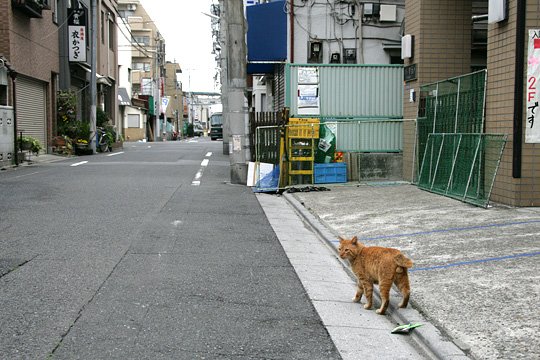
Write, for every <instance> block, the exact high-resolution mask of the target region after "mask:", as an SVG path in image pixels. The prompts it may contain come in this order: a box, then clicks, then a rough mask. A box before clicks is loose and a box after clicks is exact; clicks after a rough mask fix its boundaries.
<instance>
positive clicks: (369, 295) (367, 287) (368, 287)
mask: <svg viewBox="0 0 540 360" xmlns="http://www.w3.org/2000/svg"><path fill="white" fill-rule="evenodd" d="M363 287H364V293H365V294H366V300H367V303H366V304H365V305H364V309H367V310H369V309H371V306H372V305H373V284H371V283H370V282H367V281H366V282H363Z"/></svg>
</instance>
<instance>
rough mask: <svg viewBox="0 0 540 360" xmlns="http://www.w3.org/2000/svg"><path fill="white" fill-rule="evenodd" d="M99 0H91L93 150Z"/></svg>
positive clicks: (91, 127) (92, 147) (91, 128)
mask: <svg viewBox="0 0 540 360" xmlns="http://www.w3.org/2000/svg"><path fill="white" fill-rule="evenodd" d="M97 2H98V0H91V4H90V7H91V16H92V29H91V31H92V47H91V49H90V52H91V54H90V57H91V60H90V62H91V64H90V66H91V70H90V136H94V141H90V148H91V149H92V152H94V153H95V152H96V144H97V142H98V136H97V134H96V113H97V110H96V104H97V83H96V81H97V75H96V74H97V41H98V34H97V29H98V25H97V24H98V18H97V17H98V12H97Z"/></svg>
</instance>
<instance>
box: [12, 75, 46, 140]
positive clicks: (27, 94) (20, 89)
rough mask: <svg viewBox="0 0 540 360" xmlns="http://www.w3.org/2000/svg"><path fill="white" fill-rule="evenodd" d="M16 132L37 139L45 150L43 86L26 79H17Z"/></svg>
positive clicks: (44, 94)
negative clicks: (21, 132)
mask: <svg viewBox="0 0 540 360" xmlns="http://www.w3.org/2000/svg"><path fill="white" fill-rule="evenodd" d="M16 89H17V131H21V130H22V131H23V135H26V136H32V137H34V138H36V139H38V140H39V141H40V142H41V144H42V145H43V148H45V149H46V148H47V141H46V139H47V137H46V134H47V132H46V123H47V122H46V119H47V116H46V113H47V110H46V109H47V102H46V90H45V84H44V83H42V82H39V81H35V80H32V79H28V78H23V77H18V78H17V86H16Z"/></svg>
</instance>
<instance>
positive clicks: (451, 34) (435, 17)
mask: <svg viewBox="0 0 540 360" xmlns="http://www.w3.org/2000/svg"><path fill="white" fill-rule="evenodd" d="M471 15H472V6H471V2H470V0H407V1H406V2H405V17H406V22H405V34H411V35H414V54H413V55H414V57H413V58H412V59H408V60H406V61H405V66H407V65H410V64H416V67H417V80H415V81H410V82H407V83H406V85H405V91H404V100H403V101H404V102H403V103H404V109H403V111H404V117H405V118H406V119H414V118H416V115H417V110H418V101H416V102H414V103H411V102H409V92H410V89H411V88H412V89H414V90H415V91H416V95H417V100H418V97H419V87H420V85H422V84H427V83H431V82H435V81H438V80H443V79H446V78H449V77H454V76H458V75H462V74H467V73H469V72H470V71H471V57H470V53H471V28H472V24H471ZM414 136H415V131H414V124H413V123H412V122H407V123H406V124H405V126H404V141H403V172H404V174H403V177H404V179H406V180H412V178H411V174H412V167H413V165H414V162H413V154H414V143H415V137H414Z"/></svg>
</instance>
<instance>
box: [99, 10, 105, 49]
mask: <svg viewBox="0 0 540 360" xmlns="http://www.w3.org/2000/svg"><path fill="white" fill-rule="evenodd" d="M100 25H101V43H102V44H105V11H102V12H101V23H100Z"/></svg>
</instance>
